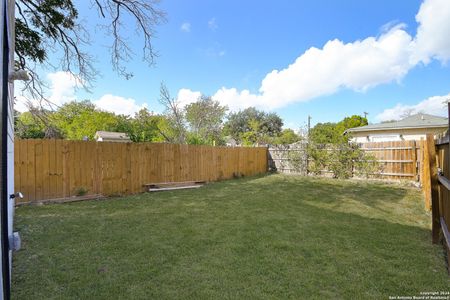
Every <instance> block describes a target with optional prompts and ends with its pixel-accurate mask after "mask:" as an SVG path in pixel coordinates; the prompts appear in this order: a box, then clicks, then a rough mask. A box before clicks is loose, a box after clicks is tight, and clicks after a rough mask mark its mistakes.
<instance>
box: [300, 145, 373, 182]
mask: <svg viewBox="0 0 450 300" xmlns="http://www.w3.org/2000/svg"><path fill="white" fill-rule="evenodd" d="M308 156H309V158H310V164H309V172H311V173H313V174H316V175H319V174H321V172H322V171H323V170H328V171H331V172H332V173H333V177H334V178H343V179H346V178H351V177H353V176H354V175H357V176H362V177H365V178H369V177H371V176H377V173H379V172H380V171H381V168H380V164H379V163H378V161H377V160H376V158H375V157H374V156H373V155H370V154H367V153H366V152H365V151H363V150H361V149H360V148H359V147H358V145H356V144H347V143H344V144H333V145H314V144H310V145H309V146H308Z"/></svg>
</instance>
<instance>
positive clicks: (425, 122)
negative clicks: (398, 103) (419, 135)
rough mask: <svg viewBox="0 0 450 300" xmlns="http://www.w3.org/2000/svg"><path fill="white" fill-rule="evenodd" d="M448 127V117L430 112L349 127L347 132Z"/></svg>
mask: <svg viewBox="0 0 450 300" xmlns="http://www.w3.org/2000/svg"><path fill="white" fill-rule="evenodd" d="M436 127H442V128H445V127H448V119H447V118H445V117H438V116H433V115H428V114H422V113H420V114H416V115H412V116H409V117H406V118H404V119H402V120H399V121H394V122H386V123H378V124H370V125H366V126H361V127H355V128H350V129H347V130H346V132H361V131H375V130H388V129H415V128H436Z"/></svg>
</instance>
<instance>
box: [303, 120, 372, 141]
mask: <svg viewBox="0 0 450 300" xmlns="http://www.w3.org/2000/svg"><path fill="white" fill-rule="evenodd" d="M367 124H368V122H367V119H366V118H365V117H361V116H358V115H353V116H351V117H346V118H344V119H343V120H342V121H340V122H338V123H330V122H328V123H317V124H316V125H315V126H314V127H313V128H312V129H311V133H310V139H311V141H312V142H314V143H317V144H339V143H347V142H348V138H349V137H348V135H344V132H345V131H346V130H347V129H350V128H354V127H360V126H365V125H367Z"/></svg>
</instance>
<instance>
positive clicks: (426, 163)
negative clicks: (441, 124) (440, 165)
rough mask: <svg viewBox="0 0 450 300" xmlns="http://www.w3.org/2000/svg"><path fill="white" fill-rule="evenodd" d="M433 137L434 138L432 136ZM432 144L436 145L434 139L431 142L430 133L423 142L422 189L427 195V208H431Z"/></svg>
mask: <svg viewBox="0 0 450 300" xmlns="http://www.w3.org/2000/svg"><path fill="white" fill-rule="evenodd" d="M432 139H433V138H432ZM431 144H433V146H434V140H433V141H432V142H430V141H429V140H428V135H427V137H426V139H425V141H424V142H423V168H422V189H423V193H424V196H425V209H426V210H430V209H431V157H430V156H431V151H432V150H431V149H430V147H431Z"/></svg>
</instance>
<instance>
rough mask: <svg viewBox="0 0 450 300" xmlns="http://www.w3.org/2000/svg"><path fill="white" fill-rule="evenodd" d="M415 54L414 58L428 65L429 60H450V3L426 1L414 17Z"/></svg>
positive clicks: (445, 1) (446, 0)
mask: <svg viewBox="0 0 450 300" xmlns="http://www.w3.org/2000/svg"><path fill="white" fill-rule="evenodd" d="M416 21H417V22H418V23H419V24H420V25H419V27H418V28H417V35H416V43H417V51H416V52H417V53H416V55H415V58H416V59H417V60H421V61H423V62H425V63H428V62H429V61H430V59H431V58H436V59H438V60H440V61H442V62H447V61H448V60H449V59H450V1H448V0H427V1H424V2H423V3H422V5H421V6H420V9H419V12H418V13H417V15H416Z"/></svg>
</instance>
